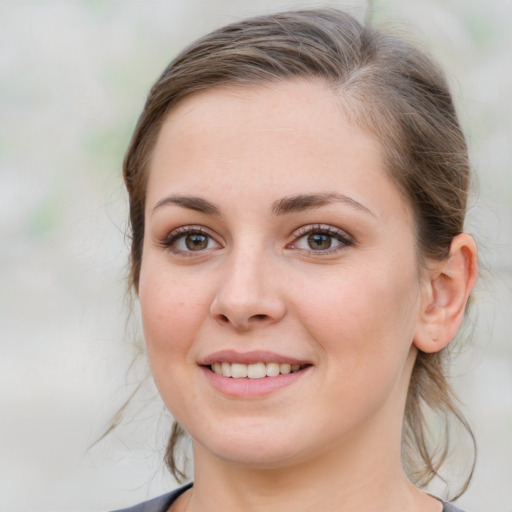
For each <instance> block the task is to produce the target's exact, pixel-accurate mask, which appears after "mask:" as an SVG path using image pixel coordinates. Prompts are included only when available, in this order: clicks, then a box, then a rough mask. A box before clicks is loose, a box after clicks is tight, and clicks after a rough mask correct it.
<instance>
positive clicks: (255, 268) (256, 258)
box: [210, 251, 286, 331]
mask: <svg viewBox="0 0 512 512" xmlns="http://www.w3.org/2000/svg"><path fill="white" fill-rule="evenodd" d="M279 274H280V272H279V271H278V269H277V268H275V265H273V264H272V262H271V261H269V258H265V257H264V256H263V255H262V254H259V255H258V254H254V253H253V254H248V253H247V252H245V251H244V252H241V253H239V254H236V253H233V254H231V255H230V257H229V258H227V260H226V261H225V263H224V272H221V273H220V278H219V283H218V286H217V290H216V294H215V296H214V298H213V301H212V304H211V306H210V313H211V315H212V317H213V318H214V319H215V320H216V321H217V322H218V323H220V324H221V325H223V326H226V327H231V328H233V329H235V330H238V331H250V330H253V329H256V328H261V327H265V326H268V325H271V324H274V323H277V322H279V321H280V320H281V319H282V318H283V316H284V315H285V314H286V304H285V300H284V297H283V295H282V293H281V292H280V286H279V282H280V276H279Z"/></svg>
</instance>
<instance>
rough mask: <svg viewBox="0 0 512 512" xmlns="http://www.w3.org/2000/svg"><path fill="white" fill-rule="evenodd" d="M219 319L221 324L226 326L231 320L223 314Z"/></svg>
mask: <svg viewBox="0 0 512 512" xmlns="http://www.w3.org/2000/svg"><path fill="white" fill-rule="evenodd" d="M219 319H220V321H221V322H223V323H225V324H226V323H229V318H228V317H227V316H226V315H222V314H220V315H219Z"/></svg>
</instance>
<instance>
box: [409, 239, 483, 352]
mask: <svg viewBox="0 0 512 512" xmlns="http://www.w3.org/2000/svg"><path fill="white" fill-rule="evenodd" d="M477 274H478V263H477V248H476V244H475V241H474V240H473V238H472V237H471V236H470V235H468V234H467V233H461V234H460V235H458V236H456V237H455V238H454V239H453V240H452V243H451V246H450V253H449V254H448V256H447V257H446V259H444V260H443V261H441V262H439V263H436V265H435V267H434V268H433V269H432V270H430V271H429V277H428V280H427V282H426V283H425V289H424V292H423V297H422V302H421V311H420V317H419V321H418V326H417V329H416V333H415V336H414V344H415V345H416V347H417V348H418V349H419V350H421V351H423V352H428V353H432V352H439V351H440V350H441V349H443V348H444V347H446V345H448V344H449V343H450V342H451V341H452V340H453V338H454V337H455V335H456V333H457V331H458V329H459V327H460V325H461V323H462V319H463V317H464V311H465V309H466V304H467V302H468V299H469V295H470V293H471V290H472V289H473V286H474V285H475V282H476V278H477Z"/></svg>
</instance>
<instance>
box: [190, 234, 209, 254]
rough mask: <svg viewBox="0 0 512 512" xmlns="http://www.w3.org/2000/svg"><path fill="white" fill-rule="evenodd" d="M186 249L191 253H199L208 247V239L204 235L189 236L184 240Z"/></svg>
mask: <svg viewBox="0 0 512 512" xmlns="http://www.w3.org/2000/svg"><path fill="white" fill-rule="evenodd" d="M185 245H186V246H187V249H189V250H191V251H200V250H201V249H206V247H207V246H208V237H207V236H206V235H189V236H187V238H186V239H185Z"/></svg>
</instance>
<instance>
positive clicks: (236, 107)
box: [139, 82, 475, 512]
mask: <svg viewBox="0 0 512 512" xmlns="http://www.w3.org/2000/svg"><path fill="white" fill-rule="evenodd" d="M333 192H335V193H337V194H340V196H341V195H342V197H341V200H340V197H336V198H333V197H331V196H329V200H326V201H324V202H323V204H315V205H314V207H311V206H310V207H305V206H304V204H302V206H301V205H300V204H298V202H297V201H295V202H294V201H290V200H289V199H290V198H296V197H297V196H298V195H305V194H309V195H311V194H315V195H317V196H318V195H322V194H323V195H324V196H322V197H324V199H325V195H326V194H332V193H333ZM191 197H194V198H197V197H199V198H201V199H202V200H205V201H207V202H208V203H209V204H210V205H212V206H213V207H214V209H212V208H210V207H209V206H208V207H206V206H205V204H204V203H200V202H198V201H197V200H193V201H191V200H190V198H191ZM183 198H187V199H183ZM285 198H286V199H287V200H288V202H287V203H285V202H284V201H283V200H284V199H285ZM347 198H348V199H347ZM317 199H318V197H317ZM194 201H195V202H194ZM317 203H318V201H317ZM320 203H321V201H320ZM283 205H284V206H286V205H288V208H285V207H283ZM290 205H292V206H290ZM278 206H281V207H283V208H281V211H278V212H276V209H278V208H277V207H278ZM199 210H201V211H199ZM284 210H286V211H284ZM319 226H320V229H319ZM188 227H191V228H190V229H189V228H188ZM198 227H200V229H201V233H200V236H202V235H204V234H206V235H207V236H206V237H204V238H202V239H200V240H204V241H205V243H206V245H205V246H204V248H203V246H202V245H199V250H190V249H188V248H187V245H186V244H187V241H188V242H190V241H191V238H190V236H189V238H187V235H190V233H191V230H192V231H193V230H196V231H197V229H198ZM187 229H188V231H187ZM327 229H328V231H326V230H327ZM176 230H178V232H176ZM311 233H316V234H317V235H322V234H323V235H324V236H325V237H326V238H325V239H324V240H325V241H326V243H331V248H330V249H328V250H326V251H321V250H318V249H317V247H316V246H314V248H312V247H311V246H310V245H309V242H308V234H311ZM173 234H174V235H173ZM170 235H171V237H170ZM173 236H174V238H173ZM460 246H461V247H462V249H461V248H460V247H459V249H458V250H457V252H456V254H455V253H454V258H455V260H456V263H457V264H460V262H461V261H462V264H461V265H462V267H461V268H462V270H461V272H462V274H464V275H465V277H466V281H468V276H470V275H473V274H474V269H473V270H472V271H467V269H466V267H467V265H469V263H471V262H472V261H473V260H474V254H475V251H474V250H473V249H472V246H471V243H470V242H468V241H467V240H466V239H463V240H462V242H461V244H460ZM192 247H194V246H192ZM468 247H469V249H468ZM472 250H473V252H471V251H472ZM461 255H462V256H461ZM418 261H419V260H418V254H417V250H416V245H415V231H414V223H413V215H412V211H411V207H410V205H409V204H408V203H407V201H406V200H405V199H404V198H403V197H402V196H401V194H400V192H399V190H398V189H397V187H396V186H395V185H394V184H393V183H392V181H391V180H390V179H389V177H388V175H387V174H386V171H385V169H384V168H383V164H382V160H381V156H380V153H379V143H378V141H377V140H375V139H374V138H373V137H372V136H370V135H369V134H366V133H364V132H362V131H361V130H359V129H358V128H356V127H354V126H352V125H350V124H349V123H348V121H347V120H346V118H345V116H344V114H343V110H342V108H341V107H340V99H339V98H338V97H337V96H336V95H335V94H334V93H333V92H332V90H331V89H329V88H328V87H327V86H325V85H324V84H322V83H316V82H285V83H280V84H275V85H271V86H269V85H266V86H265V87H262V86H259V87H258V86H254V87H245V88H229V87H222V88H217V89H214V90H209V91H206V92H203V93H200V94H196V95H194V96H192V97H189V98H188V99H186V100H184V101H183V102H182V103H181V104H179V105H178V106H177V108H176V109H175V110H174V111H173V112H172V113H171V114H170V115H169V116H168V118H167V120H166V121H165V123H164V124H163V126H162V128H161V132H160V134H159V138H158V141H157V144H156V147H155V150H154V154H153V157H152V161H151V163H150V171H149V180H148V186H147V206H146V226H145V239H144V249H143V258H142V268H141V277H140V283H139V298H140V305H141V311H142V319H143V326H144V335H145V339H146V345H147V353H148V357H149V361H150V365H151V369H152V373H153V376H154V379H155V382H156V384H157V387H158V389H159V391H160V393H161V395H162V398H163V400H164V402H165V404H166V405H167V407H168V408H169V410H170V411H171V412H172V414H173V415H174V416H175V417H176V419H177V420H178V421H179V422H180V424H181V425H183V427H184V428H185V429H186V430H187V432H188V433H189V434H190V435H191V436H192V438H193V446H194V462H195V479H194V480H195V484H194V487H193V490H191V491H189V492H188V493H186V494H185V495H183V496H182V497H181V498H180V499H179V500H178V502H177V503H176V504H175V506H173V507H172V510H189V511H191V510H192V511H199V510H200V511H202V512H208V511H218V510H223V511H225V512H229V511H232V510H233V511H235V510H246V511H253V510H259V511H261V510H265V511H266V512H267V511H273V510H276V511H277V510H279V511H280V512H282V511H288V510H290V511H291V510H294V511H306V510H324V511H326V512H328V511H334V510H335V511H340V512H342V511H348V510H365V511H377V510H378V511H382V510H388V511H402V510H404V511H405V510H407V511H412V512H414V511H418V512H419V511H422V512H429V511H430V512H434V511H437V512H438V511H440V510H441V508H442V506H441V504H440V502H439V501H437V500H436V499H434V498H432V497H430V496H428V495H426V494H424V493H423V492H421V491H420V490H418V489H416V488H415V487H414V486H412V485H411V484H410V483H409V482H408V480H407V478H406V477H405V475H404V474H403V471H402V467H401V457H400V433H401V426H402V419H403V411H404V404H405V398H406V393H407V386H408V383H409V380H410V375H411V371H412V367H413V364H414V360H415V357H416V353H417V348H416V345H418V346H420V345H422V346H421V348H422V349H430V351H435V350H439V349H440V348H442V347H443V346H444V345H445V344H446V343H445V342H444V341H443V340H444V338H443V333H444V331H443V330H442V328H439V325H438V324H436V326H437V327H435V328H434V327H432V325H433V321H432V318H433V315H434V313H433V312H434V311H437V309H438V308H437V307H436V304H437V302H436V301H437V300H438V297H441V296H443V297H445V298H446V297H447V298H448V299H450V300H446V301H445V302H447V303H450V304H451V302H450V301H451V298H452V295H453V293H451V292H450V287H449V286H448V285H447V283H452V281H450V278H449V277H447V274H446V273H444V271H443V270H442V269H440V268H439V267H432V269H429V270H428V271H427V270H426V269H420V268H419V265H418ZM468 262H469V263H468ZM461 265H459V266H461ZM473 267H474V265H473ZM471 272H473V274H471ZM441 275H442V279H440V276H441ZM433 283H434V284H433ZM471 286H472V285H471V283H469V284H468V285H467V286H466V288H468V287H469V289H470V287H471ZM466 288H465V290H466ZM443 293H444V295H443ZM450 293H451V295H450ZM467 293H469V291H468V292H467ZM467 293H466V292H464V293H461V294H460V295H461V297H462V298H461V301H464V297H463V296H464V295H465V297H466V299H467ZM459 309H461V308H459ZM462 310H463V307H462ZM438 316H439V315H438ZM436 318H437V317H436ZM443 318H446V316H444V317H443ZM450 325H451V324H450ZM436 329H437V330H436ZM434 330H435V333H436V336H431V335H430V333H431V332H433V331H434ZM434 338H435V340H434ZM226 349H229V350H232V351H235V352H237V353H246V352H247V351H254V350H264V351H271V352H277V353H279V354H282V355H285V356H289V357H293V358H297V359H300V360H302V361H307V362H308V363H309V365H310V366H309V368H308V370H307V371H306V372H304V373H303V375H301V376H300V378H298V379H296V380H294V381H293V383H292V384H290V385H288V386H286V387H283V388H281V389H279V390H277V391H275V392H273V393H270V394H266V395H264V396H250V397H245V398H240V397H234V396H227V395H226V394H224V393H222V392H219V390H218V389H216V388H215V387H213V386H212V385H211V383H210V381H209V380H208V379H207V378H205V369H204V368H202V367H201V366H200V362H201V361H203V360H204V358H205V357H208V355H210V354H212V353H214V352H216V351H219V350H226Z"/></svg>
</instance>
